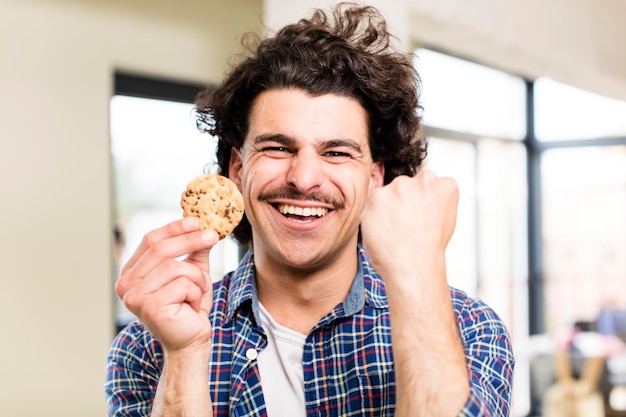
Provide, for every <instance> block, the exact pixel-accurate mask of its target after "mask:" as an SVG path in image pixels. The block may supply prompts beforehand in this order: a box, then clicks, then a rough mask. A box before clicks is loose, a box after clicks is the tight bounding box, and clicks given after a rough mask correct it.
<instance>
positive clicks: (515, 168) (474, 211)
mask: <svg viewBox="0 0 626 417" xmlns="http://www.w3.org/2000/svg"><path fill="white" fill-rule="evenodd" d="M426 166H427V167H428V168H430V169H432V170H433V171H434V172H435V173H436V174H437V175H439V176H450V177H453V178H454V179H455V180H456V181H457V183H458V185H459V192H460V196H459V210H458V218H457V227H456V230H455V232H454V235H453V236H452V239H451V241H450V244H449V246H448V250H447V252H446V268H447V273H448V283H449V284H450V285H452V286H454V287H456V288H459V289H462V290H464V291H466V292H467V293H469V294H470V295H472V296H478V297H480V298H481V299H483V300H485V301H486V302H487V304H489V305H490V306H491V307H492V308H493V309H494V310H495V311H496V312H497V313H498V314H499V315H500V317H501V318H502V320H503V321H504V323H505V324H506V326H507V328H508V330H509V332H510V333H511V335H512V338H513V344H514V348H515V350H516V351H518V352H527V351H528V295H527V294H528V268H527V239H526V235H527V232H526V230H527V223H526V218H527V216H526V204H527V194H526V189H527V181H526V150H525V148H524V146H523V144H522V143H520V142H512V141H502V140H493V139H487V138H485V139H481V140H480V141H478V142H477V143H476V144H473V143H470V142H460V141H455V140H446V139H442V138H434V139H431V141H430V149H429V153H428V163H427V165H426ZM515 380H516V381H517V383H516V384H514V391H513V397H514V400H513V414H514V415H526V414H527V412H528V410H529V407H530V405H529V398H530V391H529V362H528V358H527V357H525V356H523V355H521V354H520V355H518V356H517V359H516V367H515Z"/></svg>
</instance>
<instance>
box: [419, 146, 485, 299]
mask: <svg viewBox="0 0 626 417" xmlns="http://www.w3.org/2000/svg"><path fill="white" fill-rule="evenodd" d="M426 166H427V168H429V169H431V170H432V171H433V172H434V173H435V174H437V175H438V176H442V177H443V176H447V177H452V178H454V179H455V180H456V181H457V183H458V186H459V208H458V214H457V224H456V229H455V231H454V235H453V236H452V239H451V240H450V243H449V244H448V250H447V252H446V270H447V274H448V283H449V284H450V285H452V286H453V287H456V288H459V289H462V290H463V291H466V292H467V293H468V294H470V295H473V296H475V295H476V293H477V289H478V276H477V266H476V253H477V248H476V242H477V239H476V148H475V147H474V145H473V144H472V143H468V142H459V141H454V140H446V139H440V138H433V139H430V143H429V149H428V161H427V164H426Z"/></svg>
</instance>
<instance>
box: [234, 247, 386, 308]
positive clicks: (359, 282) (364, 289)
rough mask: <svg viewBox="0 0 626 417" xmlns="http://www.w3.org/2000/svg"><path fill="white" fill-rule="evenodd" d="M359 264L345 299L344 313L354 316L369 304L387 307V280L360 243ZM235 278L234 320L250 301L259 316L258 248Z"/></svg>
mask: <svg viewBox="0 0 626 417" xmlns="http://www.w3.org/2000/svg"><path fill="white" fill-rule="evenodd" d="M357 260H358V268H357V273H356V276H355V277H354V280H353V281H352V286H351V287H350V291H349V292H348V295H347V297H346V299H345V300H344V302H343V305H342V306H339V308H341V307H343V314H344V315H346V316H351V315H353V314H355V313H357V312H359V311H361V310H362V309H363V307H364V306H365V305H367V306H369V307H372V308H387V306H388V304H387V293H386V291H385V284H384V282H383V280H382V279H381V277H380V276H379V275H378V273H377V272H376V271H375V270H374V267H373V266H372V264H371V262H370V258H369V256H368V254H367V252H365V249H363V247H362V246H361V245H360V244H359V245H358V247H357ZM228 276H229V277H230V279H231V282H230V291H229V292H228V312H227V317H228V319H229V320H230V319H231V318H232V317H233V315H234V314H235V312H236V311H237V310H238V309H239V308H240V307H241V306H242V305H243V304H244V303H245V302H246V301H250V302H251V305H252V311H253V314H254V316H255V318H257V319H258V304H259V300H258V295H257V289H256V281H255V276H256V274H255V268H254V249H253V248H251V249H249V250H248V252H246V254H245V255H244V257H243V258H242V260H241V262H240V263H239V266H238V267H237V269H236V270H235V271H233V272H231V273H229V274H228Z"/></svg>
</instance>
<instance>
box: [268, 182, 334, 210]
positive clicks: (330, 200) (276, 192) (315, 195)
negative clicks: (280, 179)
mask: <svg viewBox="0 0 626 417" xmlns="http://www.w3.org/2000/svg"><path fill="white" fill-rule="evenodd" d="M257 199H258V200H259V201H268V200H280V199H285V200H298V201H316V202H318V203H323V204H325V205H330V206H331V207H333V208H334V209H343V208H345V203H344V201H343V200H342V199H339V198H335V197H333V196H329V195H327V194H323V193H320V192H312V193H308V194H304V193H301V192H300V191H298V190H294V189H293V188H289V187H280V188H276V189H273V190H267V191H264V192H262V193H261V194H259V196H258V197H257Z"/></svg>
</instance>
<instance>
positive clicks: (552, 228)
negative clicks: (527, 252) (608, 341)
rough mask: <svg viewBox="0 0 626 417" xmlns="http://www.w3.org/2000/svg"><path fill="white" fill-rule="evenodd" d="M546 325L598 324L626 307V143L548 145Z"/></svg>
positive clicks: (545, 158) (545, 182) (551, 328)
mask: <svg viewBox="0 0 626 417" xmlns="http://www.w3.org/2000/svg"><path fill="white" fill-rule="evenodd" d="M541 169H542V176H543V191H542V198H543V240H544V260H545V303H546V306H545V312H546V322H545V326H546V329H547V330H548V331H549V332H554V331H556V330H558V329H560V328H562V327H563V326H571V325H572V324H574V323H575V322H577V321H583V322H595V321H596V320H597V318H598V315H599V313H600V310H601V309H602V308H604V307H617V308H622V309H624V308H626V146H612V147H597V148H596V147H593V148H589V147H587V148H568V149H553V150H549V151H546V152H545V154H544V155H543V157H542V160H541Z"/></svg>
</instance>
